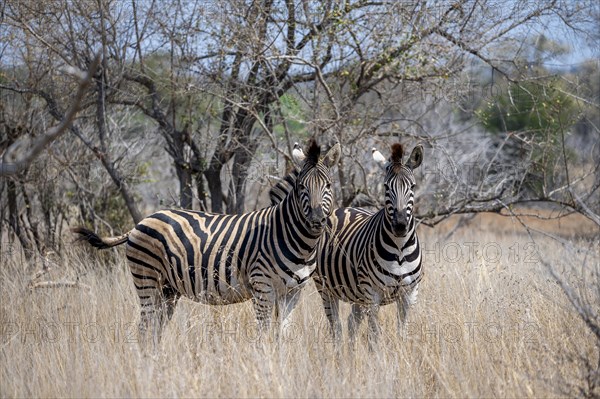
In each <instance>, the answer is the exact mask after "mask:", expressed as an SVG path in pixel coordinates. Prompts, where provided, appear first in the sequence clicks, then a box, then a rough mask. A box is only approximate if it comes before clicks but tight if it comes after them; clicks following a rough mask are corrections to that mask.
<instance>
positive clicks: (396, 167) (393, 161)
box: [389, 143, 404, 173]
mask: <svg viewBox="0 0 600 399" xmlns="http://www.w3.org/2000/svg"><path fill="white" fill-rule="evenodd" d="M403 156H404V148H402V144H400V143H394V144H392V155H390V165H389V167H390V168H391V169H392V171H393V172H394V173H399V172H400V170H401V166H402V165H403V164H402V157H403Z"/></svg>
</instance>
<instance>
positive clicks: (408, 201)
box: [271, 144, 423, 345]
mask: <svg viewBox="0 0 600 399" xmlns="http://www.w3.org/2000/svg"><path fill="white" fill-rule="evenodd" d="M402 157H403V148H402V146H401V145H400V144H394V145H392V147H391V157H390V159H389V161H388V163H387V165H386V176H385V180H384V187H385V206H384V208H383V209H381V210H380V211H378V212H370V211H368V210H365V209H360V208H338V209H336V210H334V211H333V213H332V214H331V216H329V218H328V221H327V225H328V228H327V229H326V232H325V234H323V235H322V236H321V243H320V245H319V246H318V247H317V267H316V268H315V270H314V272H313V275H312V276H313V279H314V281H315V285H316V287H317V291H318V292H319V294H320V295H321V298H322V301H323V307H324V310H325V315H326V317H327V319H328V321H329V325H330V329H331V333H332V335H333V338H334V341H335V342H339V340H340V338H341V331H342V328H341V323H340V320H339V301H340V300H342V301H344V302H349V303H350V304H351V314H350V317H349V318H348V331H349V337H350V341H351V342H354V341H355V336H356V332H357V329H358V327H359V326H360V324H361V322H362V320H363V318H364V316H365V315H366V316H368V324H369V335H368V337H369V344H370V345H373V344H374V343H376V342H377V339H378V336H379V334H380V327H379V321H378V313H379V308H380V307H381V306H384V305H388V304H390V303H393V302H396V304H397V313H398V328H401V326H402V324H403V323H404V321H405V319H406V315H407V311H408V308H409V306H410V305H413V304H415V303H416V300H417V296H418V289H419V283H420V281H421V279H422V277H423V270H422V258H421V247H420V243H419V239H418V236H417V231H416V223H415V219H414V217H413V206H414V187H415V184H416V181H415V177H414V174H413V170H414V169H416V168H418V167H419V166H420V165H421V162H422V160H423V147H422V146H421V145H418V146H416V147H415V148H414V149H413V150H412V153H411V154H410V156H409V158H408V161H407V162H406V163H403V162H402ZM296 175H297V173H296V172H292V174H290V175H288V176H287V177H286V179H284V180H282V182H284V183H280V184H279V185H278V186H276V187H275V190H273V191H272V193H271V194H272V197H271V199H272V201H276V200H277V198H278V196H281V192H282V191H284V190H285V187H289V184H290V181H291V180H293V179H294V176H296ZM273 194H274V195H273Z"/></svg>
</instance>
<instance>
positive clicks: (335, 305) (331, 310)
mask: <svg viewBox="0 0 600 399" xmlns="http://www.w3.org/2000/svg"><path fill="white" fill-rule="evenodd" d="M319 294H321V299H322V300H323V310H325V316H327V320H328V321H329V328H330V330H331V336H332V338H333V341H334V342H336V343H339V342H340V339H341V338H342V323H341V322H340V301H339V300H338V299H337V298H334V297H333V296H331V295H329V294H328V293H326V292H324V291H319Z"/></svg>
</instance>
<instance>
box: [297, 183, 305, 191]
mask: <svg viewBox="0 0 600 399" xmlns="http://www.w3.org/2000/svg"><path fill="white" fill-rule="evenodd" d="M298 190H300V191H306V186H305V185H304V184H302V183H298Z"/></svg>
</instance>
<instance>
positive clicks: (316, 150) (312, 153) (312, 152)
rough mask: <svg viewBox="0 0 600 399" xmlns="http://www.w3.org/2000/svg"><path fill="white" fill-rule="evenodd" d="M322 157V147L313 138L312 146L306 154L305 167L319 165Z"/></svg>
mask: <svg viewBox="0 0 600 399" xmlns="http://www.w3.org/2000/svg"><path fill="white" fill-rule="evenodd" d="M320 156H321V147H319V145H318V144H317V142H316V140H315V139H314V138H313V139H311V140H310V144H309V146H308V152H307V154H306V160H305V161H304V165H311V166H314V165H316V164H317V163H319V157H320Z"/></svg>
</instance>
